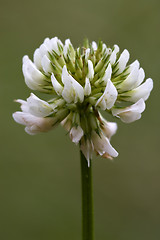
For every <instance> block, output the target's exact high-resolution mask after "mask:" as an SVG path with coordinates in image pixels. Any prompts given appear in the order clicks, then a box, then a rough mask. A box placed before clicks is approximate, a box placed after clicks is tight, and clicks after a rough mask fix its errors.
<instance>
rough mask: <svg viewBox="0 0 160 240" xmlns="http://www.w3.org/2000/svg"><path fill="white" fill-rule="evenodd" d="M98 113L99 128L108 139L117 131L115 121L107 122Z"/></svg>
mask: <svg viewBox="0 0 160 240" xmlns="http://www.w3.org/2000/svg"><path fill="white" fill-rule="evenodd" d="M99 115H100V119H99V121H100V123H101V129H102V131H103V133H104V135H105V136H106V137H107V138H108V139H110V138H111V137H112V136H113V135H114V134H115V133H116V131H117V123H115V122H108V121H106V119H105V118H103V117H102V115H101V114H99Z"/></svg>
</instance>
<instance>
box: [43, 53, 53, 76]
mask: <svg viewBox="0 0 160 240" xmlns="http://www.w3.org/2000/svg"><path fill="white" fill-rule="evenodd" d="M42 68H43V70H44V72H45V73H46V74H47V75H48V74H49V75H50V74H51V73H52V71H53V69H52V65H51V61H50V60H49V58H48V57H47V56H46V55H44V56H43V58H42Z"/></svg>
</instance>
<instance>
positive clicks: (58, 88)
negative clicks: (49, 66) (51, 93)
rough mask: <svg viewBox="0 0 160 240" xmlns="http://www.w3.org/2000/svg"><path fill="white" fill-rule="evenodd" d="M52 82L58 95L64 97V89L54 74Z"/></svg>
mask: <svg viewBox="0 0 160 240" xmlns="http://www.w3.org/2000/svg"><path fill="white" fill-rule="evenodd" d="M51 82H52V85H53V88H54V90H55V91H56V93H57V94H58V95H60V96H61V95H62V91H63V87H62V85H61V84H60V83H59V82H58V81H57V79H56V78H55V76H54V74H53V73H52V75H51Z"/></svg>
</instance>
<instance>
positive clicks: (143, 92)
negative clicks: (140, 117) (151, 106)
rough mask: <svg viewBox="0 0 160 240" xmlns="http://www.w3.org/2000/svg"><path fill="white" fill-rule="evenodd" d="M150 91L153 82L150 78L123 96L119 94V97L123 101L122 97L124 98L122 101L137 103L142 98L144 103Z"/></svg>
mask: <svg viewBox="0 0 160 240" xmlns="http://www.w3.org/2000/svg"><path fill="white" fill-rule="evenodd" d="M152 89H153V80H152V79H151V78H148V79H147V80H146V81H145V82H144V83H143V84H141V85H140V86H139V87H137V88H135V89H133V90H131V91H129V92H126V93H124V94H121V97H122V99H123V96H124V100H127V101H131V102H137V101H138V100H139V99H141V98H143V100H144V101H146V100H147V99H148V97H149V95H150V92H151V91H152Z"/></svg>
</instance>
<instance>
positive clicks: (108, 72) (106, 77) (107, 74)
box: [101, 63, 112, 86]
mask: <svg viewBox="0 0 160 240" xmlns="http://www.w3.org/2000/svg"><path fill="white" fill-rule="evenodd" d="M111 75H112V67H111V64H110V63H109V64H108V67H107V69H106V71H105V74H104V76H103V77H102V80H101V82H104V85H105V86H106V84H107V82H108V80H109V79H111Z"/></svg>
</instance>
